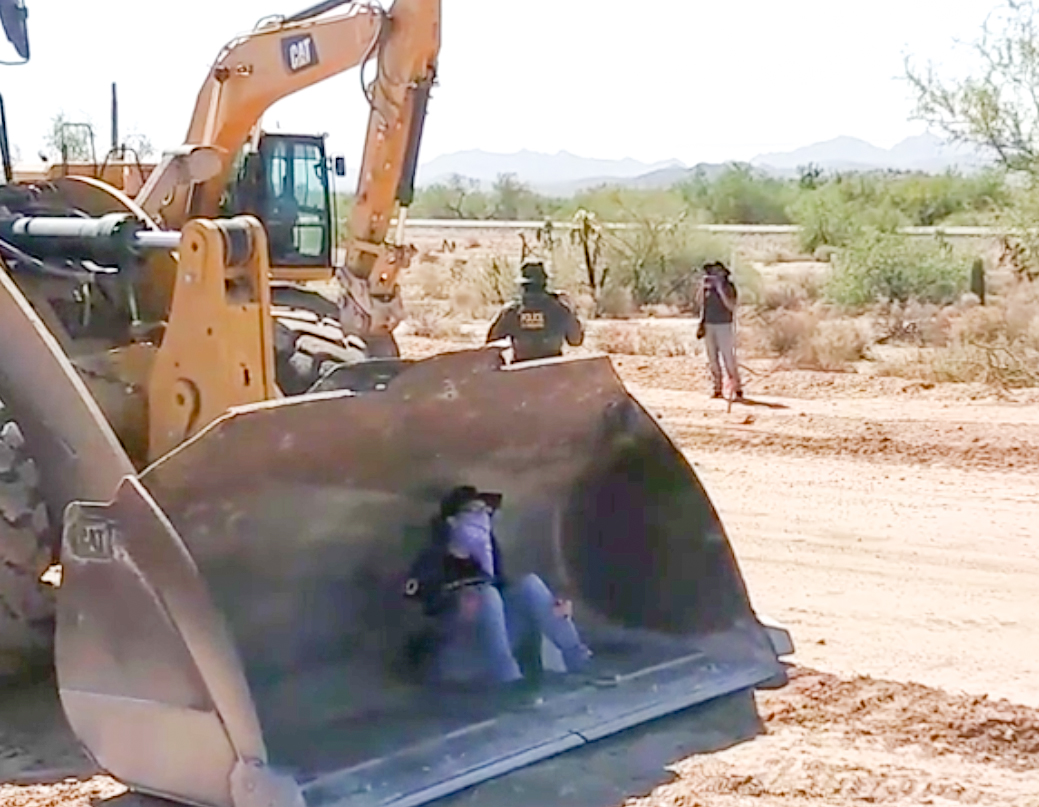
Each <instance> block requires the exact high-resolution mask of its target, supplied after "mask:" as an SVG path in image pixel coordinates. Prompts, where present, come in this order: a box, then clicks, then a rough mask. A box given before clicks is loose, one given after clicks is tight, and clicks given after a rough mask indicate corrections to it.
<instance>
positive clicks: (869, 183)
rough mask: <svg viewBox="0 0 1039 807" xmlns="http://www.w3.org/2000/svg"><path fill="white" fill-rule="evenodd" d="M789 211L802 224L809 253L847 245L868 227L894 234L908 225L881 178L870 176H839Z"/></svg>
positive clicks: (805, 195) (804, 196)
mask: <svg viewBox="0 0 1039 807" xmlns="http://www.w3.org/2000/svg"><path fill="white" fill-rule="evenodd" d="M789 212H790V217H791V218H792V219H793V220H794V221H795V222H796V223H797V224H799V225H801V234H800V241H801V248H802V249H804V250H805V251H806V252H815V250H816V249H818V248H819V247H821V246H831V247H840V246H844V245H845V244H848V243H850V242H851V241H852V240H854V239H855V238H858V237H859V235H860V234H861V232H862V230H863V229H865V228H871V229H875V230H880V231H884V232H894V231H895V230H897V229H898V228H899V227H901V226H903V225H905V224H908V220H907V219H906V217H905V215H904V214H903V213H902V212H901V211H900V210H899V209H898V208H897V207H896V206H895V205H894V204H893V203H892V201H891V199H890V198H889V197H887V196H886V195H885V193H884V190H883V187H882V185H881V184H880V183H879V181H878V180H877V178H876V177H872V176H869V175H852V176H837V177H835V178H834V179H832V180H831V181H829V182H827V183H825V184H824V185H821V186H818V187H816V188H813V189H809V190H805V191H803V192H802V193H801V195H800V196H798V198H797V200H796V201H795V202H794V203H793V204H792V205H791V206H790V211H789Z"/></svg>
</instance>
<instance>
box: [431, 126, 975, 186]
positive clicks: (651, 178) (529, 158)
mask: <svg viewBox="0 0 1039 807" xmlns="http://www.w3.org/2000/svg"><path fill="white" fill-rule="evenodd" d="M985 164H986V160H985V159H984V158H983V157H982V156H981V155H980V154H978V153H977V152H975V151H973V150H971V149H968V148H964V147H959V146H951V145H949V144H947V143H945V142H943V141H942V140H941V139H940V138H938V137H935V136H934V135H931V134H923V135H917V136H915V137H909V138H906V139H905V140H903V141H902V142H901V143H898V144H897V145H895V146H893V147H892V148H890V149H884V148H880V147H878V146H874V145H872V144H871V143H867V142H866V141H865V140H860V139H859V138H855V137H837V138H834V139H833V140H827V141H825V142H822V143H815V144H813V145H811V146H805V147H804V148H799V149H795V150H794V151H787V152H778V153H773V154H760V155H758V156H757V157H755V158H753V159H752V160H751V161H750V165H752V166H754V167H755V168H758V169H759V170H761V171H764V172H766V173H769V174H773V175H776V176H796V175H797V172H798V170H799V169H800V168H801V167H803V166H807V165H815V166H818V167H819V168H822V169H823V170H826V171H876V170H897V171H921V172H925V173H940V172H943V171H946V170H949V169H957V170H962V171H966V172H969V171H973V170H977V169H978V168H980V167H982V166H984V165H985ZM726 165H727V164H725V163H702V164H700V165H697V166H693V167H689V166H687V165H685V164H684V163H682V162H681V161H679V160H665V161H663V162H658V163H645V162H640V161H639V160H632V159H625V160H599V159H592V158H589V157H580V156H577V155H576V154H571V153H569V152H566V151H562V152H559V153H558V154H542V153H539V152H533V151H520V152H517V153H515V154H494V153H491V152H486V151H479V150H473V151H461V152H457V153H455V154H447V155H444V156H441V157H437V158H435V159H433V160H430V161H429V162H427V163H423V164H422V165H421V166H420V168H419V171H418V182H419V185H431V184H434V183H436V182H444V181H446V180H448V179H449V178H450V177H451V176H454V175H457V176H462V177H466V178H469V179H472V180H476V181H477V182H479V183H480V184H481V185H484V186H489V185H490V184H491V183H493V182H494V180H495V179H497V178H498V176H499V175H501V174H514V175H515V176H516V178H517V179H519V180H520V181H521V182H524V183H526V184H528V185H530V186H531V187H533V188H534V189H535V190H538V191H540V192H541V193H548V194H554V195H560V196H563V195H569V194H572V193H575V192H577V191H579V190H582V189H585V188H590V187H596V186H599V185H621V186H625V187H641V188H663V187H669V186H670V185H673V184H675V183H676V182H680V181H682V180H683V179H686V178H689V177H691V176H693V175H694V174H695V173H697V172H700V173H702V174H705V175H707V176H712V175H716V174H717V173H719V172H721V171H723V170H724V169H725V167H726Z"/></svg>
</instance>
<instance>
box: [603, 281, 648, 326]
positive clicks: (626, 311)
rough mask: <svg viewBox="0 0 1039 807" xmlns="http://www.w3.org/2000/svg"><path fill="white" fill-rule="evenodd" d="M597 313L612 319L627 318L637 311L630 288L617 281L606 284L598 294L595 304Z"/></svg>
mask: <svg viewBox="0 0 1039 807" xmlns="http://www.w3.org/2000/svg"><path fill="white" fill-rule="evenodd" d="M597 308H598V311H599V313H600V314H601V315H602V316H605V317H612V318H614V319H627V318H628V317H633V316H635V315H636V314H637V313H638V310H639V307H638V306H637V305H636V304H635V298H634V297H633V296H632V293H631V289H629V288H627V287H625V286H621V285H619V284H617V283H613V284H611V285H608V286H607V287H606V288H605V289H603V291H602V292H601V293H600V295H599V301H598V304H597Z"/></svg>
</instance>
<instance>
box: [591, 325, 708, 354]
mask: <svg viewBox="0 0 1039 807" xmlns="http://www.w3.org/2000/svg"><path fill="white" fill-rule="evenodd" d="M688 331H689V332H688V333H686V332H685V331H683V330H679V329H671V328H667V329H664V328H653V327H650V326H647V325H645V324H636V323H626V322H609V323H605V324H603V325H602V326H601V327H600V328H597V329H596V331H595V333H594V339H593V340H592V341H593V342H594V344H595V346H596V347H597V348H598V349H599V350H602V351H605V352H606V353H615V354H620V355H626V356H690V355H693V354H694V353H695V352H696V344H695V336H693V329H692V328H690V329H688Z"/></svg>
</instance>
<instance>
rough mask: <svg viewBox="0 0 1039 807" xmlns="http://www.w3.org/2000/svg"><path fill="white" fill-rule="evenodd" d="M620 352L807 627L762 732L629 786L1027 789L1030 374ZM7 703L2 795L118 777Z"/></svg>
mask: <svg viewBox="0 0 1039 807" xmlns="http://www.w3.org/2000/svg"><path fill="white" fill-rule="evenodd" d="M625 326H626V327H641V328H658V329H671V330H677V331H678V332H680V333H681V332H684V330H685V329H688V332H690V333H691V332H692V330H693V327H694V326H693V323H692V320H690V319H688V318H686V319H684V320H683V319H676V320H667V321H661V322H639V323H626V324H625ZM485 327H486V320H485V319H484V320H479V319H477V320H471V321H467V322H463V323H461V324H459V325H458V326H457V327H452V328H451V329H450V333H447V334H446V335H443V334H441V335H439V336H438V338H430V337H429V336H423V335H418V333H419V331H420V330H421V329H415V328H413V329H410V331H409V329H408V327H407V326H405V327H404V328H403V329H402V330H403V333H404V334H405V335H404V336H402V339H401V342H402V348H403V350H404V352H405V354H406V355H408V356H413V357H420V356H425V355H430V354H433V353H437V352H441V351H444V350H452V349H459V348H464V347H467V346H472V345H473V344H475V343H478V342H479V341H480V337H481V335H482V333H483V329H484V328H485ZM604 327H607V325H603V324H601V323H592V325H591V327H590V333H589V339H588V344H587V346H586V347H584V348H581V349H580V351H578V352H582V351H586V350H594V349H595V348H596V344H597V342H596V334H597V332H599V331H601V329H602V328H604ZM409 333H410V334H411V335H407V334H409ZM612 360H613V363H614V366H615V368H616V371H617V373H618V374H619V375H620V377H621V378H622V379H623V381H624V382H625V384H626V385H627V386H628V387H629V389H630V390H631V391H632V392H633V394H634V395H635V396H636V397H637V398H638V400H639V401H640V402H641V403H642V404H643V406H644V407H645V408H646V409H647V410H648V411H649V412H651V413H652V414H653V415H654V416H655V417H657V418H658V420H659V421H660V423H661V424H662V426H663V427H664V429H665V430H666V431H667V432H668V433H669V434H670V435H671V436H672V438H673V439H674V440H675V441H676V442H677V443H678V444H679V445H680V446H681V448H682V449H683V451H685V452H686V454H687V456H688V458H689V459H690V461H691V462H692V463H693V465H694V467H695V468H696V470H697V472H698V474H699V475H700V477H701V479H702V480H703V482H704V484H705V486H706V488H707V490H708V492H709V493H710V495H711V497H712V499H713V500H714V502H715V504H716V506H717V507H718V509H719V511H720V513H721V516H722V518H723V521H724V523H725V525H726V529H727V531H728V534H729V537H730V540H731V541H732V544H733V546H734V549H735V552H736V555H737V557H738V559H739V562H740V565H741V568H742V571H743V573H744V576H745V578H746V581H747V584H748V588H749V590H750V593H751V597H752V600H753V602H754V605H755V607H756V608H757V610H758V611H759V613H761V614H764V615H768V616H769V617H771V618H773V619H776V620H778V621H780V622H782V623H783V624H785V625H786V626H787V627H788V628H789V629H790V630H791V632H792V634H793V637H794V640H795V642H796V645H797V653H796V656H795V657H794V659H793V661H794V666H793V668H792V672H791V675H792V677H791V682H790V684H788V685H787V686H786V687H785V688H783V689H779V690H775V691H768V692H763V693H760V694H759V695H758V704H759V709H760V711H761V713H762V715H763V718H764V720H765V727H766V733H765V735H764V736H762V737H760V738H758V739H757V740H755V741H753V742H750V743H745V744H742V745H739V746H737V747H734V748H731V749H729V750H726V751H724V752H722V753H720V754H714V755H709V756H693V757H690V758H688V759H684V760H676V761H675V763H674V765H673V766H672V768H671V770H670V772H669V773H668V774H666V775H662V776H661V777H660V780H659V781H658V782H656V783H654V784H655V785H656V786H655V787H654V785H652V784H651V785H649V786H646V788H645V789H643V790H641V791H635V792H631V793H629V794H627V795H629V796H630V799H629V802H630V804H632V805H638V807H658V805H659V806H661V807H662V806H663V805H673V806H674V807H694V805H733V806H736V805H739V806H740V807H744V806H749V805H754V806H757V805H760V807H788V806H789V807H800V806H801V805H838V806H839V807H845V806H848V807H850V806H851V805H860V804H867V803H869V804H878V803H879V804H906V805H917V804H921V805H923V804H933V805H952V804H972V805H1021V806H1022V807H1023V806H1024V805H1039V484H1037V478H1039V477H1037V473H1039V391H1037V390H1034V389H1033V390H1008V389H1004V388H1000V387H998V386H993V385H989V384H981V383H956V384H954V383H933V382H925V381H920V380H914V379H906V378H897V377H889V376H880V375H875V374H871V373H869V372H866V371H865V370H864V369H863V368H861V367H854V366H853V367H850V368H849V369H848V371H847V372H819V371H810V370H799V369H789V368H787V367H785V366H784V365H783V364H782V363H781V362H777V361H771V360H768V359H747V360H746V390H747V396H748V401H747V403H745V404H739V403H736V404H733V405H731V407H730V405H729V404H728V403H727V402H726V401H718V400H711V399H709V397H708V392H709V384H708V379H707V374H706V370H705V363H704V359H703V356H702V355H700V354H699V353H698V352H697V348H696V346H695V345H694V346H693V347H692V348H691V349H690V351H689V354H688V355H679V356H660V355H620V354H616V355H613V356H612ZM4 703H5V706H4V707H3V708H4V710H5V713H4V714H2V715H0V781H4V782H9V783H10V784H6V785H0V804H3V805H10V806H11V807H22V806H23V805H53V806H55V807H56V806H57V805H63V806H64V805H68V807H71V805H86V804H88V803H90V801H91V800H92V799H97V798H102V797H106V796H111V795H115V794H117V793H118V792H120V790H121V786H120V785H118V783H115V782H113V781H112V780H110V779H107V778H105V777H103V776H99V775H96V772H94V771H92V770H91V768H90V767H89V764H88V763H87V762H86V760H85V759H83V758H82V757H81V756H80V755H79V753H78V752H77V750H76V747H75V744H74V742H73V740H72V739H71V737H69V735H68V733H67V729H66V728H65V727H64V724H63V723H62V720H61V717H60V714H59V711H58V709H57V707H56V703H55V699H54V697H53V695H52V694H51V693H50V691H49V689H46V688H42V687H37V688H35V689H32V690H27V691H26V692H25V693H23V695H21V696H20V697H18V698H10V697H8V698H4ZM41 715H44V718H45V719H43V720H41V719H40V716H41ZM472 803H478V802H472ZM542 803H545V804H551V803H552V801H551V800H547V801H546V800H543V801H542Z"/></svg>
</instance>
